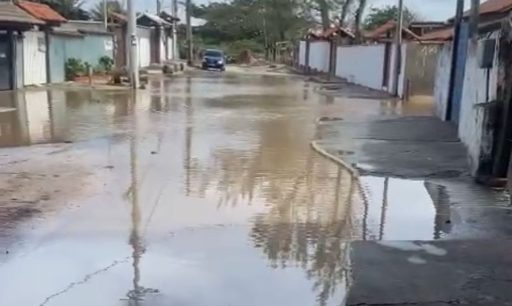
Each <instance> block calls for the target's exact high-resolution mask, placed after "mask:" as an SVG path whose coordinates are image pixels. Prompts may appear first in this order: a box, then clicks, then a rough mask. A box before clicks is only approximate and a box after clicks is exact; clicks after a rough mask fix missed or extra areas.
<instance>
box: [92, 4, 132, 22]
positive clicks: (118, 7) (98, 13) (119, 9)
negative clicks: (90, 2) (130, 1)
mask: <svg viewBox="0 0 512 306" xmlns="http://www.w3.org/2000/svg"><path fill="white" fill-rule="evenodd" d="M107 13H108V14H110V13H119V14H125V10H124V6H123V3H122V2H121V1H120V0H107ZM91 17H92V19H94V20H103V18H104V16H103V0H101V1H99V2H98V3H96V5H95V6H94V8H92V9H91Z"/></svg>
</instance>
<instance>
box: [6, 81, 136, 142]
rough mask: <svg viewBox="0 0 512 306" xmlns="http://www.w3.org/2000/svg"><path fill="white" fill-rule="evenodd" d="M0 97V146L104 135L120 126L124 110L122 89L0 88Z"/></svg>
mask: <svg viewBox="0 0 512 306" xmlns="http://www.w3.org/2000/svg"><path fill="white" fill-rule="evenodd" d="M0 98H1V100H2V105H1V106H0V147H14V146H24V145H30V144H43V143H60V142H70V141H79V140H83V139H90V138H94V137H104V136H107V135H111V134H112V132H113V130H115V129H118V128H122V127H123V125H124V123H125V122H124V120H126V115H127V114H128V104H127V99H126V93H123V92H98V91H91V90H78V91H63V90H57V89H55V90H54V89H52V90H33V91H19V92H18V91H16V92H3V93H2V94H1V96H0ZM100 101H101V102H100Z"/></svg>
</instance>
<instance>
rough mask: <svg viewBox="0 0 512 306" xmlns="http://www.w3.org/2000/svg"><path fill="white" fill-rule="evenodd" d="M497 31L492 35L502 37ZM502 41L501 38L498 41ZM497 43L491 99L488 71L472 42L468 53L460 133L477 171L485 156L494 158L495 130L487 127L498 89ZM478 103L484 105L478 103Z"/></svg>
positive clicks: (491, 81)
mask: <svg viewBox="0 0 512 306" xmlns="http://www.w3.org/2000/svg"><path fill="white" fill-rule="evenodd" d="M498 37H499V33H498V32H494V33H492V34H491V36H490V38H498ZM497 41H498V40H497ZM498 48H499V46H498V44H497V48H496V52H495V57H494V65H493V68H492V69H490V70H489V76H490V82H489V89H488V91H489V98H488V100H487V98H486V93H487V70H486V69H481V68H480V67H479V64H478V59H477V55H476V46H474V45H472V44H471V43H470V45H469V47H468V53H467V61H466V71H465V75H464V87H463V91H462V104H461V109H460V120H459V136H460V138H461V140H462V142H463V143H464V144H465V145H466V146H467V148H468V151H469V159H470V166H471V170H472V172H473V174H476V171H477V170H478V168H479V167H480V165H481V162H482V159H486V158H490V155H491V150H492V131H491V130H492V129H488V128H486V122H487V119H488V114H487V112H486V108H485V107H483V106H485V104H487V103H489V102H490V101H493V100H495V99H496V96H497V90H498V69H499V61H498V52H497V50H498ZM476 104H482V106H477V105H476Z"/></svg>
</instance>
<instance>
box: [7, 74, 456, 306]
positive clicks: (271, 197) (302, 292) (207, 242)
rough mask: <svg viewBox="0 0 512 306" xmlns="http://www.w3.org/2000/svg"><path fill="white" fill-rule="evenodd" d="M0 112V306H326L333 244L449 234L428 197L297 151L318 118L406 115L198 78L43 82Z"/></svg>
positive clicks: (305, 93)
mask: <svg viewBox="0 0 512 306" xmlns="http://www.w3.org/2000/svg"><path fill="white" fill-rule="evenodd" d="M3 103H5V104H6V105H5V109H6V111H5V112H2V113H1V114H0V127H1V129H2V133H1V134H0V144H1V146H2V147H4V148H3V149H0V165H2V170H1V173H0V178H1V180H0V189H2V191H3V192H1V194H0V224H2V225H1V226H0V248H2V249H4V250H7V251H8V252H0V284H1V286H0V305H19V306H25V305H27V306H29V305H53V306H59V305H62V306H64V305H66V306H67V305H78V306H80V305H99V306H102V305H105V306H106V305H109V306H111V305H152V306H159V305H219V306H220V305H223V306H224V305H255V306H256V305H322V306H323V305H341V304H343V303H344V301H345V299H346V294H347V287H349V285H350V283H351V277H350V273H349V272H350V258H349V253H350V247H349V245H350V241H353V240H402V239H404V240H408V239H414V240H422V239H438V238H439V239H441V238H444V237H446V235H445V233H446V232H449V231H451V230H457V228H458V227H457V224H454V225H453V227H454V229H451V228H450V227H449V226H448V225H446V219H443V218H445V211H444V210H443V209H444V208H443V207H438V206H437V203H440V202H441V201H445V200H446V198H447V197H446V196H442V195H443V194H441V195H439V194H438V193H435V192H432V190H434V191H435V190H438V189H437V188H436V187H433V188H431V186H429V185H425V183H424V182H418V181H407V180H398V179H389V180H387V183H386V181H383V180H381V179H378V178H361V179H359V178H356V177H353V176H352V175H351V174H350V173H349V172H347V171H346V170H345V169H343V168H341V167H338V166H337V165H336V164H334V163H333V162H331V161H330V160H327V159H325V158H324V157H322V156H320V155H318V154H316V153H315V152H314V151H313V150H312V149H311V147H310V142H311V141H312V140H313V139H317V138H318V136H319V133H321V131H320V130H319V126H318V125H317V118H321V117H329V118H334V117H350V118H362V117H367V116H377V115H390V114H393V115H398V114H401V113H402V112H403V111H404V110H406V111H407V112H411V113H417V112H422V109H423V106H422V107H420V108H419V109H417V108H415V106H414V105H412V106H411V105H402V104H400V103H397V102H396V101H387V100H382V101H380V100H376V99H372V100H360V99H347V98H343V97H325V96H322V95H319V94H318V93H317V91H316V88H315V85H314V84H311V83H309V82H307V81H303V80H300V79H297V78H296V77H288V76H279V75H257V74H236V73H228V74H226V75H221V74H219V73H202V72H201V73H200V72H193V73H192V75H189V76H183V77H178V78H174V79H155V80H152V81H151V82H150V84H149V86H148V90H145V91H140V92H138V93H137V94H135V95H133V94H131V93H129V92H126V91H116V92H109V91H97V90H96V91H87V90H78V91H76V90H74V91H70V90H63V89H52V90H50V91H44V90H39V91H28V92H17V93H16V94H14V95H12V96H11V98H9V99H6V100H3ZM340 114H342V116H340ZM347 155H351V154H347ZM383 184H388V190H389V191H388V196H387V198H388V204H389V205H387V206H385V205H384V204H383V202H384V201H383V200H382V199H381V198H379V197H380V194H383V193H384V190H383V189H382V186H383ZM404 189H407V190H410V191H409V192H406V193H404V192H403V190H404ZM432 194H435V195H436V196H438V197H437V198H436V197H434V196H432ZM450 196H452V197H454V195H450ZM443 199H444V200H443ZM411 202H415V204H416V205H414V207H413V208H411V209H410V210H406V209H407V208H408V207H409V205H410V204H411ZM443 203H444V202H443ZM451 203H452V201H447V204H446V205H451ZM383 207H385V209H382V208H383ZM383 211H385V212H383ZM405 212H407V213H405ZM383 216H384V217H383ZM2 219H3V222H2ZM450 220H451V219H450ZM5 224H6V225H5ZM413 261H416V262H418V260H417V259H414V258H413ZM27 284H30V285H29V286H28V285H27ZM27 292H28V293H29V294H27Z"/></svg>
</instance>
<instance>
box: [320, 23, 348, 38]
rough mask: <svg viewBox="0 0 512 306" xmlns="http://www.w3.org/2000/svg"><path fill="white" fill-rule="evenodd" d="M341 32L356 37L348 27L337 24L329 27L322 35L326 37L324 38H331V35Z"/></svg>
mask: <svg viewBox="0 0 512 306" xmlns="http://www.w3.org/2000/svg"><path fill="white" fill-rule="evenodd" d="M338 32H340V34H343V36H348V37H351V38H354V37H355V35H354V34H353V33H352V32H351V31H350V30H348V29H346V28H343V27H340V26H335V27H331V28H329V29H327V30H326V31H324V32H323V33H322V34H321V36H322V37H324V38H329V37H331V36H332V35H334V34H336V33H338Z"/></svg>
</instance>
